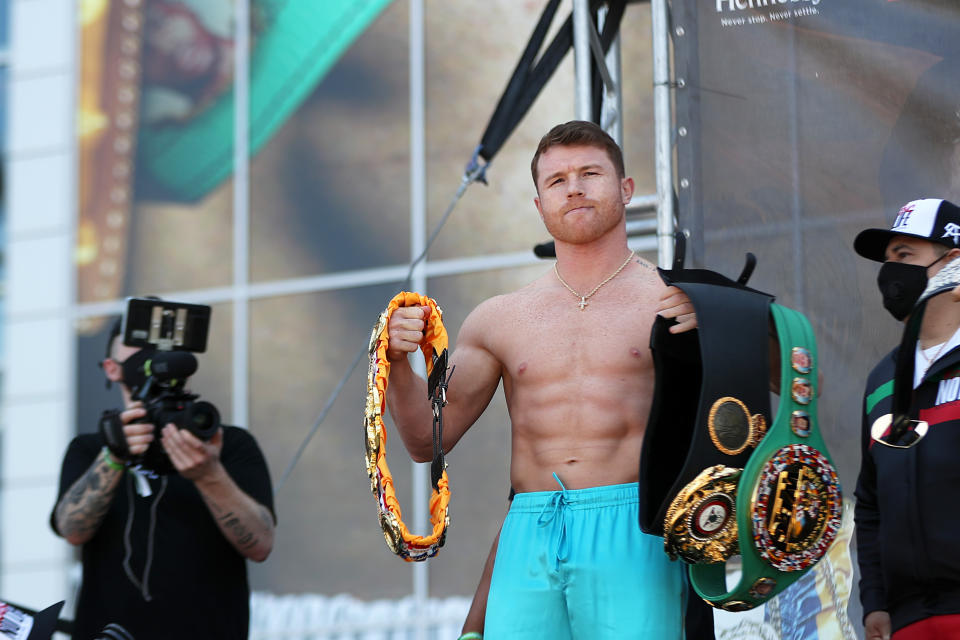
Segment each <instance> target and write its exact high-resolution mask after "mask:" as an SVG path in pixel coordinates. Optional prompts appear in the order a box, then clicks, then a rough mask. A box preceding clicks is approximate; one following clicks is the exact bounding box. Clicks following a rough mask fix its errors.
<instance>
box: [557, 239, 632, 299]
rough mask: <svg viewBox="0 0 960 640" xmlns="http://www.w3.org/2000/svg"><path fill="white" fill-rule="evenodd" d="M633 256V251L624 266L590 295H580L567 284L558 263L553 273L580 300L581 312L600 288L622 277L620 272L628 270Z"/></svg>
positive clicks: (596, 287) (618, 268)
mask: <svg viewBox="0 0 960 640" xmlns="http://www.w3.org/2000/svg"><path fill="white" fill-rule="evenodd" d="M633 256H634V253H633V251H631V252H630V255H628V256H627V259H626V260H624V261H623V264H621V265H620V266H619V267H617V270H616V271H614V272H613V273H611V274H610V275H609V276H607V278H606V279H605V280H604V281H603V282H601V283H600V284H598V285H597V286H595V287H594V288H593V291H591V292H590V293H588V294H586V295H584V294H582V293H580V292H579V291H577V290H576V289H574V288H573V287H571V286H570V285H568V284H567V281H566V280H564V279H563V276H561V275H560V270H559V269H558V268H557V263H556V262H554V263H553V272H554V273H555V274H557V280H559V281H560V284H562V285H563V286H565V287H566V288H567V291H569V292H570V293H572V294H573V295H575V296H576V297H578V298H580V302H578V303H577V306H578V307H580V311H583V310H584V309H585V308H586V306H587V300H589V299H590V297H591V296H593V294H595V293H596V292H597V291H599V290H600V287H602V286H603V285H605V284H607V283H608V282H610V281H611V280H613V279H614V278H616V277H617V276H618V275H620V272H621V271H623V270H624V268H626V266H627V265H628V264H630V260H631V259H633Z"/></svg>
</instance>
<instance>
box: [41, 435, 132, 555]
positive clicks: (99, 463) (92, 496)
mask: <svg viewBox="0 0 960 640" xmlns="http://www.w3.org/2000/svg"><path fill="white" fill-rule="evenodd" d="M107 455H109V454H108V453H107V452H106V451H101V452H100V453H99V454H98V455H97V457H96V459H95V460H94V461H93V464H92V465H90V467H89V468H88V469H87V470H86V471H85V472H84V474H83V475H82V476H80V477H79V478H77V481H76V482H74V483H73V484H72V485H71V486H70V489H69V490H67V492H66V493H65V494H64V495H63V497H61V498H60V501H59V502H58V503H57V507H56V510H55V511H54V524H55V526H56V530H57V533H59V534H60V535H61V536H63V537H64V538H66V540H67V542H69V543H70V544H73V545H80V544H84V543H85V542H87V541H88V540H90V538H92V537H93V535H94V534H95V533H96V532H97V529H99V528H100V523H102V522H103V517H104V516H105V515H107V511H108V510H109V509H110V505H111V503H113V497H114V495H115V494H116V492H117V487H118V486H119V485H120V479H121V478H122V477H123V469H122V468H120V469H117V468H114V467H112V466H110V462H108V461H107V458H106V456H107ZM113 464H114V465H116V464H117V463H116V462H113Z"/></svg>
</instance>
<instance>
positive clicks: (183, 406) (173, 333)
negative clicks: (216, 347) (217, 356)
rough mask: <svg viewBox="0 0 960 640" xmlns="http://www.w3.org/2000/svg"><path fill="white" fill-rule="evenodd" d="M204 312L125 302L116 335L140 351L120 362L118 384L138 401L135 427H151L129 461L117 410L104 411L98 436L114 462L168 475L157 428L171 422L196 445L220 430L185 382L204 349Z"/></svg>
mask: <svg viewBox="0 0 960 640" xmlns="http://www.w3.org/2000/svg"><path fill="white" fill-rule="evenodd" d="M209 327H210V307H208V306H206V305H198V304H187V303H183V302H169V301H166V300H156V299H150V298H128V299H127V310H126V313H124V316H123V322H122V324H121V329H120V335H122V336H123V343H124V344H125V345H127V346H130V347H140V351H138V352H137V353H135V354H133V355H131V356H130V357H129V358H127V360H125V361H124V362H123V363H121V366H122V367H123V370H124V383H125V384H126V386H127V387H128V388H129V389H130V393H131V395H132V398H133V400H139V401H141V402H143V407H144V409H146V412H147V415H146V416H145V417H143V418H142V419H140V420H138V422H143V423H150V424H153V425H155V427H156V429H157V432H156V433H155V434H154V436H155V437H154V440H153V442H151V443H150V446H149V448H148V449H147V450H146V452H144V453H143V454H142V455H140V456H139V457H138V458H136V459H131V455H130V451H129V449H128V448H127V441H126V438H125V437H124V435H123V423H122V421H121V420H120V411H117V410H110V411H104V412H103V416H102V417H101V418H100V432H101V433H102V434H103V437H104V439H105V440H106V442H107V447H109V449H110V451H111V452H113V453H114V454H115V455H116V456H117V457H119V458H121V459H124V460H131V462H133V463H135V464H140V466H141V467H143V468H144V469H148V470H151V471H155V472H156V473H170V472H172V471H173V470H174V469H173V464H172V463H171V462H170V459H169V458H168V457H167V454H166V452H164V450H163V446H162V445H161V444H160V433H159V431H160V429H162V428H163V427H164V426H165V425H167V424H168V423H173V424H174V425H175V426H176V427H177V428H178V429H186V430H187V431H189V432H190V433H192V434H193V435H195V436H196V437H197V438H199V439H201V440H210V439H211V438H212V437H213V436H214V435H215V434H216V433H217V431H218V430H219V429H220V412H219V411H217V408H216V407H215V406H214V405H213V404H211V403H209V402H207V401H205V400H200V399H199V398H200V396H199V395H198V394H195V393H190V392H188V391H187V390H186V388H185V385H186V382H187V378H189V377H190V376H191V375H193V374H194V373H195V372H196V370H197V359H196V357H195V356H194V355H193V353H191V352H197V353H202V352H203V351H205V350H206V348H207V333H208V331H209Z"/></svg>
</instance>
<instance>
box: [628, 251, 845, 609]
mask: <svg viewBox="0 0 960 640" xmlns="http://www.w3.org/2000/svg"><path fill="white" fill-rule="evenodd" d="M661 275H662V276H663V277H664V280H665V281H666V282H667V283H668V284H673V285H675V286H677V287H679V288H680V289H682V290H683V291H684V292H685V293H687V295H688V297H690V299H691V302H692V303H693V305H694V308H695V310H696V313H697V324H698V327H699V328H698V331H697V332H693V333H692V334H691V333H690V332H688V334H680V335H679V336H673V335H671V334H669V333H667V332H666V328H667V327H668V326H669V324H668V321H666V320H663V321H662V322H661V319H658V320H657V323H655V325H654V330H653V333H652V335H651V348H652V349H653V351H654V362H655V366H656V367H657V373H656V388H655V394H654V403H653V406H652V409H651V417H650V422H649V424H648V426H647V434H646V435H645V437H644V444H643V451H642V455H641V465H640V487H641V489H640V496H641V499H640V523H641V527H642V528H643V529H644V531H646V532H648V533H656V534H662V535H663V536H664V548H665V551H666V552H667V553H668V554H669V555H670V556H671V558H677V557H679V558H681V559H683V560H684V561H685V562H687V563H688V564H690V580H691V583H692V585H693V587H694V589H695V590H696V591H697V593H698V594H699V595H700V596H701V597H702V598H703V599H704V600H705V601H706V602H707V603H709V604H710V605H712V606H714V607H718V608H722V609H725V610H727V611H745V610H747V609H752V608H754V607H756V606H759V605H761V604H763V603H764V602H766V601H767V600H769V599H770V598H771V597H773V596H774V595H776V594H777V593H779V592H780V591H782V590H783V589H784V588H786V587H787V586H789V585H790V584H791V583H793V582H794V581H796V580H797V579H798V578H799V577H800V576H801V575H803V573H804V572H805V571H806V570H808V569H810V568H811V567H812V566H813V565H814V564H816V563H817V561H818V560H819V559H820V558H821V557H823V555H824V554H825V553H826V552H827V549H828V548H829V546H830V544H831V543H832V542H833V540H834V539H835V538H836V536H837V533H838V531H839V529H840V520H841V515H842V498H841V494H840V486H839V483H838V481H837V474H836V471H835V469H834V467H833V464H832V462H831V461H830V458H829V454H828V453H827V448H826V444H825V443H824V441H823V438H822V437H821V435H820V432H819V429H818V428H817V418H816V416H817V413H816V405H817V400H816V396H817V393H816V392H817V368H816V366H817V353H816V343H815V339H814V334H813V329H812V328H811V326H810V323H809V322H808V321H807V319H806V318H805V317H804V316H803V314H801V313H799V312H797V311H794V310H792V309H788V308H786V307H782V306H780V305H777V304H772V302H771V300H772V299H771V297H770V296H768V295H767V294H762V293H760V292H757V291H754V290H752V289H749V288H747V287H746V286H745V282H746V277H745V276H741V278H740V280H739V281H738V282H736V283H735V282H732V281H730V280H728V279H726V278H724V277H723V276H720V275H718V274H715V273H713V272H703V271H693V270H686V271H679V272H661ZM746 275H747V276H748V275H749V274H748V273H747V274H746ZM771 322H772V324H773V326H774V327H775V328H776V335H777V338H778V340H779V348H780V354H779V355H780V380H781V393H780V401H779V404H778V410H777V414H776V417H775V419H774V420H773V421H772V423H770V426H769V428H767V426H766V425H767V424H768V423H769V421H768V419H767V417H768V416H769V415H770V408H769V400H767V398H768V397H769V396H768V388H769V360H768V358H769V353H768V351H769V348H768V346H767V345H768V343H769V329H768V328H769V326H770V324H771ZM658 325H659V326H658ZM697 334H699V336H698V335H697ZM676 338H681V340H679V341H678V340H676ZM693 343H697V346H698V347H699V349H693V348H692V346H693ZM661 366H662V367H663V369H662V370H661ZM684 371H685V372H686V374H685V375H682V374H683V373H684ZM693 394H697V395H698V398H699V401H698V402H695V401H694V399H693V397H692V396H693ZM694 411H695V413H694ZM671 465H672V466H671ZM677 469H679V472H678V471H677ZM661 526H662V527H663V528H662V529H661V528H660V527H661ZM734 555H739V556H740V557H741V561H742V571H741V578H740V580H739V582H738V583H737V584H736V585H735V586H734V587H733V588H732V589H729V590H728V589H727V587H726V562H727V560H728V559H729V558H730V557H732V556H734Z"/></svg>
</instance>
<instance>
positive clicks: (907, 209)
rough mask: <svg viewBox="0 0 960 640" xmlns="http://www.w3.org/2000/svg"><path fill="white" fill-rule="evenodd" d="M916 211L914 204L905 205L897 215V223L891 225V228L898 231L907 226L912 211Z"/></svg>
mask: <svg viewBox="0 0 960 640" xmlns="http://www.w3.org/2000/svg"><path fill="white" fill-rule="evenodd" d="M914 209H916V205H915V204H914V203H912V202H911V203H910V204H906V205H904V206H903V208H902V209H900V213H898V214H897V221H896V222H894V223H893V228H894V229H898V228H900V227H905V226H907V222H908V221H909V220H910V214H911V213H913V210H914Z"/></svg>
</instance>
